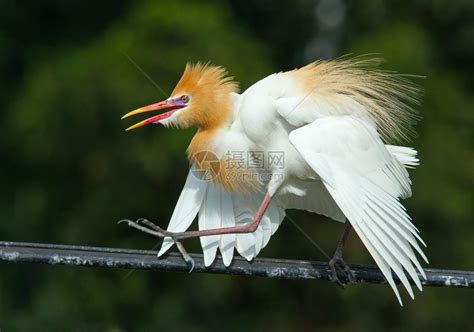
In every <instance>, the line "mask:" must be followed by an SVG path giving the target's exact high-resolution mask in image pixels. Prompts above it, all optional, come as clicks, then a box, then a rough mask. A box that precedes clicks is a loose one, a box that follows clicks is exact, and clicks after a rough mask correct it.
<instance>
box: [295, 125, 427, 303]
mask: <svg viewBox="0 0 474 332" xmlns="http://www.w3.org/2000/svg"><path fill="white" fill-rule="evenodd" d="M290 141H291V143H292V144H293V145H294V146H295V148H296V149H297V150H298V151H299V152H300V153H301V155H302V156H303V158H304V159H305V161H306V162H307V163H308V164H309V165H310V166H311V167H312V168H313V170H314V171H315V172H316V173H317V174H318V175H319V176H320V177H321V179H322V181H323V183H324V185H325V187H326V188H327V190H328V191H329V193H330V194H331V196H332V197H333V198H334V200H335V202H336V203H337V205H338V206H339V207H340V209H341V210H342V211H343V212H344V214H345V215H346V217H347V218H348V220H349V221H350V223H351V225H352V226H353V228H354V229H355V231H356V232H357V234H358V235H359V237H360V238H361V240H362V242H363V243H364V245H365V246H366V247H367V249H368V251H369V252H370V254H371V255H372V257H373V258H374V260H375V262H376V263H377V265H378V266H379V268H380V270H381V271H382V273H383V274H384V276H385V278H386V279H387V281H388V283H389V284H390V286H391V287H392V288H393V290H394V292H395V294H396V296H397V298H398V299H399V301H400V304H401V303H402V302H401V298H400V295H399V292H398V290H397V288H396V285H395V282H394V280H393V277H392V271H393V272H395V274H396V275H397V276H398V278H399V279H400V281H401V282H402V284H403V285H404V286H405V288H406V289H407V291H408V293H409V294H410V296H411V297H412V298H413V297H414V294H413V290H412V288H411V285H410V282H409V280H408V279H407V275H406V274H405V271H406V272H407V273H408V275H409V276H410V277H411V278H412V279H413V281H414V282H415V284H416V285H417V286H418V288H419V289H420V290H421V282H420V278H419V277H418V274H417V272H416V270H415V268H416V269H417V270H418V272H419V273H420V274H421V275H422V276H423V277H425V273H424V271H423V269H422V267H421V265H420V263H419V262H418V259H417V257H416V255H415V253H414V251H413V248H415V250H416V251H417V252H418V253H419V254H420V255H421V256H422V257H423V259H424V260H425V261H427V259H426V256H425V255H424V253H423V251H422V250H421V248H420V246H419V245H418V243H417V239H418V240H419V241H420V242H421V243H423V241H422V240H421V238H420V237H419V235H418V234H417V232H418V230H417V229H416V228H415V226H414V225H413V224H412V223H411V221H410V217H409V216H408V214H407V213H406V211H405V209H404V207H403V206H402V205H401V204H400V202H399V200H398V197H407V196H410V194H411V191H410V179H409V177H408V172H407V171H406V169H405V167H404V165H403V164H402V162H403V161H400V160H399V156H396V153H394V152H395V151H392V153H391V152H390V151H389V150H388V148H387V147H386V146H385V145H384V144H383V142H382V140H381V139H380V137H379V135H378V133H377V130H376V128H375V124H374V123H373V122H371V121H370V120H368V119H363V118H355V117H350V116H334V117H325V118H321V119H319V120H316V121H313V122H311V123H310V124H307V125H305V126H303V127H301V128H299V129H296V130H293V131H292V132H291V133H290ZM390 149H392V150H393V148H390ZM395 150H396V149H395ZM396 152H398V153H399V154H403V155H406V152H407V151H406V150H403V149H402V150H400V151H396ZM408 161H412V162H413V158H411V159H409V160H407V162H408ZM423 244H424V243H423ZM404 270H405V271H404Z"/></svg>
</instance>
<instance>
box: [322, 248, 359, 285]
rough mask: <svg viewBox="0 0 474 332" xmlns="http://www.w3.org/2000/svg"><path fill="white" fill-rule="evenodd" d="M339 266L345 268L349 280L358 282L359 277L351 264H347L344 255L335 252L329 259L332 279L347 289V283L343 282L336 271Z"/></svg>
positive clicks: (353, 282)
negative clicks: (351, 267)
mask: <svg viewBox="0 0 474 332" xmlns="http://www.w3.org/2000/svg"><path fill="white" fill-rule="evenodd" d="M337 266H339V267H342V268H343V270H344V271H345V272H346V277H347V280H349V282H350V283H352V284H355V283H356V282H357V278H356V276H355V274H354V272H353V271H352V270H351V269H350V267H349V265H347V264H346V262H345V261H344V259H342V256H341V255H338V254H337V253H336V254H334V256H333V257H332V258H331V260H330V261H329V268H330V269H331V281H333V282H335V283H336V284H337V285H339V286H340V287H341V288H343V289H345V288H346V286H347V283H345V282H342V281H341V280H340V279H339V277H338V275H337V271H336V267H337Z"/></svg>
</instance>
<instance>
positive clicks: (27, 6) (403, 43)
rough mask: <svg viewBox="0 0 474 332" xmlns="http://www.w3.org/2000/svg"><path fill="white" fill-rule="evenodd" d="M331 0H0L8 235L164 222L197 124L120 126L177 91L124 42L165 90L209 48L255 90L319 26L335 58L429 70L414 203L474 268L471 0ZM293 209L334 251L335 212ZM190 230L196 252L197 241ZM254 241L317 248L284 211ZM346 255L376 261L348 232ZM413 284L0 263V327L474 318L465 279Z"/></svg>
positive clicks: (90, 236) (445, 263) (84, 232)
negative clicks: (183, 127)
mask: <svg viewBox="0 0 474 332" xmlns="http://www.w3.org/2000/svg"><path fill="white" fill-rule="evenodd" d="M331 3H332V4H334V3H336V4H337V5H338V6H339V7H337V6H336V7H337V8H339V10H340V11H341V10H342V12H339V16H337V15H336V16H334V17H335V18H334V19H333V21H329V25H328V24H326V26H324V25H322V23H321V21H324V17H326V16H325V15H326V12H325V11H324V10H325V9H327V8H329V9H328V10H329V14H331V8H332V7H330V6H329V5H328V1H327V0H326V1H323V0H322V1H317V2H312V1H303V0H299V1H289V0H287V1H280V2H278V3H275V2H272V1H262V2H258V3H254V2H250V1H237V0H235V1H230V2H226V3H221V2H218V1H192V0H189V1H184V0H182V1H171V0H169V1H151V0H149V1H147V0H142V1H135V2H132V1H117V2H112V1H104V2H97V3H87V4H86V2H82V1H78V0H75V1H68V2H61V1H53V0H47V1H42V2H37V3H36V2H17V1H13V0H3V1H0V17H1V20H0V73H1V77H2V79H1V80H0V107H1V108H2V112H1V114H0V125H1V127H0V128H1V130H0V153H1V156H2V162H1V165H2V166H1V172H0V181H1V182H0V183H1V184H2V190H1V192H0V220H1V222H0V234H1V238H2V239H3V240H12V241H33V242H54V243H65V244H84V245H96V246H118V247H130V248H144V249H151V248H153V247H155V246H156V244H157V243H156V240H155V239H153V238H149V237H147V236H145V235H144V234H139V233H137V232H133V231H130V230H129V229H127V228H125V227H120V226H117V225H116V224H115V222H116V221H117V220H119V219H121V218H123V217H131V218H135V217H139V216H143V217H148V218H150V219H152V220H156V221H158V222H159V223H160V224H162V225H166V223H167V220H168V219H169V217H170V215H171V212H172V209H173V207H174V204H175V202H176V200H177V197H178V195H179V192H180V190H181V186H182V183H183V182H184V178H185V176H186V174H187V167H188V165H187V161H186V159H185V156H184V151H185V148H186V146H187V143H188V142H189V140H190V139H191V137H192V135H193V132H194V131H193V130H187V131H177V130H171V129H165V128H158V127H155V126H150V127H148V128H144V129H143V130H139V131H136V132H131V133H124V132H123V129H124V128H125V126H126V125H127V123H124V122H123V121H120V116H121V115H123V114H124V113H126V112H127V111H129V110H131V109H134V108H136V107H137V106H141V105H145V104H148V103H152V102H155V101H158V100H161V99H163V98H165V97H167V96H165V95H163V94H162V93H161V92H160V91H159V89H157V88H156V87H155V86H154V85H153V84H152V83H151V82H149V81H148V80H147V79H146V78H145V77H144V76H143V75H142V74H141V73H140V72H139V70H138V69H137V68H135V67H134V65H133V64H131V63H130V62H129V60H128V59H127V56H128V57H130V58H131V59H133V60H134V61H136V62H137V63H138V64H139V65H140V66H142V67H143V69H144V70H145V71H146V72H147V73H148V74H149V75H150V76H151V77H152V78H153V80H154V81H156V83H157V84H158V85H159V86H160V87H161V88H162V89H163V90H164V91H165V92H169V91H171V89H172V88H173V86H174V85H175V84H176V82H177V79H178V78H179V76H180V74H181V71H182V70H183V68H184V65H185V63H186V62H187V61H198V60H201V61H208V60H210V61H212V62H213V63H216V64H221V65H224V66H225V67H227V69H228V70H229V72H230V73H231V75H233V76H235V77H236V79H237V80H238V81H240V82H241V88H242V89H245V88H246V87H248V86H249V85H251V84H252V83H253V82H255V81H256V80H258V79H259V78H261V77H263V76H265V75H267V74H269V73H272V72H274V71H279V70H282V69H288V68H292V67H294V66H298V65H302V64H304V62H305V61H308V59H307V58H308V54H310V55H311V53H308V52H305V51H304V50H305V48H307V44H310V43H311V40H313V39H314V36H320V37H321V36H322V37H321V38H322V39H317V38H316V40H317V41H318V40H325V39H324V38H326V37H327V38H326V40H329V41H331V42H334V45H333V50H335V51H334V52H335V54H334V55H335V56H338V55H342V54H346V53H353V54H365V53H373V52H375V53H380V54H381V55H382V56H383V57H384V58H385V59H387V62H386V63H385V64H384V66H385V67H386V68H387V69H390V70H397V71H400V72H404V73H411V74H416V75H423V76H426V78H425V79H418V80H417V83H419V84H420V85H421V86H422V87H423V88H424V90H425V98H424V101H423V105H422V107H421V110H420V111H421V114H422V116H423V120H422V121H421V123H420V125H419V126H418V131H419V137H418V138H417V139H416V140H415V141H414V142H413V145H414V146H415V147H416V148H417V149H418V150H419V151H420V157H421V160H422V165H421V166H420V167H419V168H418V169H417V170H415V171H414V172H412V174H413V182H414V197H413V198H411V199H409V200H408V201H407V202H406V205H407V206H408V209H409V211H410V213H411V214H412V215H413V217H414V220H415V223H416V225H417V226H419V228H420V230H421V231H422V235H423V238H424V239H425V240H426V242H427V243H428V248H427V254H428V256H429V258H430V259H431V266H433V267H442V268H452V269H468V270H473V269H474V255H473V252H474V244H473V241H472V239H473V238H474V223H473V221H472V217H471V216H472V212H474V211H473V208H472V206H473V202H474V197H473V187H474V186H473V184H474V154H473V142H474V131H473V128H474V112H473V105H474V100H473V98H474V97H473V93H472V92H473V90H474V80H473V79H472V77H474V64H473V63H474V62H473V61H472V59H474V3H473V2H472V1H463V0H452V1H450V2H449V3H447V2H445V1H416V2H411V1H393V2H390V3H389V2H388V1H382V0H367V1H361V2H355V1H343V0H338V1H335V2H331ZM324 6H326V7H324ZM328 6H329V7H328ZM333 6H335V5H333ZM336 7H334V8H336ZM321 8H322V9H321ZM334 8H333V9H334ZM341 8H342V9H341ZM341 13H342V17H343V20H342V21H341V22H340V23H339V25H337V27H336V26H335V25H334V26H332V27H331V24H330V23H331V22H335V20H336V18H337V17H340V16H341ZM331 29H332V30H331ZM325 36H326V37H325ZM320 37H318V38H320ZM322 44H323V43H316V46H317V47H319V46H320V45H322ZM316 49H317V48H316ZM321 54H322V53H321ZM313 55H314V56H316V55H318V53H317V52H315V53H314V54H313ZM290 215H291V216H292V217H293V218H294V219H296V220H298V222H299V223H300V224H301V225H302V227H304V229H305V230H306V231H307V232H309V233H310V234H311V235H312V236H313V238H314V239H315V240H316V241H317V242H318V243H320V244H321V245H322V246H323V247H324V248H325V249H326V250H327V251H328V252H331V251H332V250H333V247H334V246H335V243H336V241H337V239H338V236H339V233H340V232H341V231H342V228H341V226H340V225H339V224H336V223H327V222H322V221H323V220H324V218H322V217H318V216H315V215H311V214H307V213H303V212H297V211H290ZM295 244H297V245H295ZM187 245H188V246H189V248H190V249H193V250H199V246H198V243H197V241H193V242H190V243H188V244H187ZM261 255H262V256H273V257H284V258H301V259H324V258H323V257H322V256H321V254H320V253H318V252H317V251H316V250H315V248H314V247H312V246H311V244H309V243H307V242H305V240H304V239H303V237H302V235H301V234H299V233H298V231H297V230H295V228H294V227H293V226H292V225H291V223H289V222H284V224H283V225H282V226H281V229H280V230H279V232H278V233H277V234H276V235H275V236H274V237H273V238H272V241H271V242H270V244H269V245H268V247H267V248H265V249H264V251H263V252H262V254H261ZM346 257H347V260H348V261H349V262H371V260H370V258H369V256H368V254H367V252H366V250H365V249H364V248H363V247H362V245H361V243H360V241H359V240H358V239H357V238H356V237H355V236H352V238H351V240H350V243H349V246H348V250H347V251H346ZM417 295H418V296H417V298H416V301H410V300H409V298H408V297H405V307H403V308H400V307H399V305H398V302H397V301H396V299H395V297H394V295H393V294H392V292H391V290H390V289H389V287H386V286H375V285H359V286H354V287H349V288H348V289H347V290H345V291H342V290H340V289H338V288H337V287H335V285H333V284H330V283H326V282H312V281H284V280H266V279H259V278H244V277H230V276H229V277H228V276H210V275H195V274H190V275H186V274H171V273H157V272H149V271H148V272H144V271H134V272H131V273H130V272H128V271H119V270H118V271H111V270H94V269H86V268H68V267H52V266H26V265H25V266H23V265H19V266H15V265H6V264H2V265H0V329H1V330H2V331H30V330H33V331H62V330H73V331H148V330H152V329H153V330H159V329H163V330H164V329H166V330H170V331H179V330H183V329H186V330H188V331H207V330H223V329H225V330H230V331H241V330H249V331H254V330H275V331H289V330H292V331H293V330H295V331H306V330H308V331H309V330H315V329H316V330H319V331H346V330H348V329H351V330H354V331H367V330H382V329H383V330H386V331H400V330H404V331H409V330H410V331H411V330H413V331H415V330H416V331H418V330H428V329H429V330H431V331H444V330H446V329H452V330H464V331H469V330H471V329H472V328H474V325H473V321H472V314H473V313H474V309H473V301H474V294H473V293H472V291H467V290H455V289H425V290H424V291H423V293H418V294H417ZM361 304H363V305H361Z"/></svg>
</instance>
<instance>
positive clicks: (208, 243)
mask: <svg viewBox="0 0 474 332" xmlns="http://www.w3.org/2000/svg"><path fill="white" fill-rule="evenodd" d="M262 200H263V194H262V193H251V194H250V193H249V194H240V193H236V192H232V193H229V192H228V191H227V190H226V189H225V188H223V187H221V186H219V185H216V184H214V183H213V182H212V181H204V180H201V179H199V178H198V177H196V176H195V174H194V173H193V170H191V171H190V172H189V174H188V177H187V179H186V183H185V184H184V188H183V191H182V192H181V195H180V197H179V199H178V203H177V204H176V207H175V209H174V212H173V215H172V217H171V220H170V222H169V225H168V228H167V230H168V231H170V232H184V231H186V230H187V229H188V228H189V227H190V226H191V224H192V222H193V220H194V219H195V217H196V215H198V212H199V216H198V219H199V220H198V226H199V229H200V230H205V229H214V228H221V227H232V226H241V225H245V224H247V223H250V222H252V219H253V217H254V216H255V214H256V213H257V210H258V208H259V205H260V203H261V202H262ZM284 217H285V211H284V209H283V207H281V205H280V204H278V203H277V202H271V203H270V205H269V207H268V208H267V211H266V212H265V215H264V216H263V218H262V221H261V222H260V225H259V226H258V228H257V230H256V231H255V232H253V233H249V234H224V235H213V236H203V237H201V238H200V241H201V246H202V251H203V254H204V264H205V265H206V266H209V265H211V264H212V263H213V262H214V260H215V258H216V254H217V249H218V248H219V250H220V252H221V254H222V260H223V263H224V265H225V266H229V265H230V264H231V262H232V259H233V256H234V249H237V251H238V253H239V254H241V255H242V256H243V257H245V258H246V259H247V260H252V259H253V258H255V256H257V255H258V253H259V252H260V250H261V249H262V248H264V247H265V246H266V245H267V243H268V241H269V240H270V237H271V236H272V235H273V234H274V233H275V232H276V230H277V229H278V226H279V225H280V223H281V222H282V221H283V218H284ZM172 245H173V241H172V240H171V239H170V238H165V240H164V241H163V244H162V246H161V249H160V251H159V253H158V256H161V255H163V254H164V253H165V252H166V251H168V249H169V248H170V247H171V246H172Z"/></svg>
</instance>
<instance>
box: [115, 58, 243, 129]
mask: <svg viewBox="0 0 474 332" xmlns="http://www.w3.org/2000/svg"><path fill="white" fill-rule="evenodd" d="M233 92H237V84H236V83H235V82H233V81H232V78H230V77H228V76H226V71H225V69H224V68H222V67H217V66H211V65H209V64H201V63H198V64H195V65H191V64H187V65H186V68H185V70H184V73H183V75H182V76H181V79H180V80H179V82H178V84H177V85H176V87H175V88H174V90H173V92H172V93H171V96H170V97H169V98H168V99H166V100H164V101H160V102H158V103H155V104H151V105H148V106H144V107H141V108H139V109H136V110H134V111H132V112H130V113H127V114H125V115H124V116H123V117H122V119H124V118H127V117H129V116H131V115H134V114H138V113H144V112H151V111H162V113H160V114H158V115H155V116H152V117H150V118H148V119H146V120H143V121H141V122H138V123H137V124H135V125H133V126H131V127H129V128H127V130H131V129H135V128H138V127H141V126H144V125H147V124H150V123H156V124H158V123H161V124H163V125H165V126H175V127H178V128H188V127H191V126H197V127H199V128H201V129H212V128H216V127H219V126H221V125H223V124H225V123H226V122H227V121H229V119H230V114H231V112H230V107H231V106H230V95H231V93H233Z"/></svg>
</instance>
